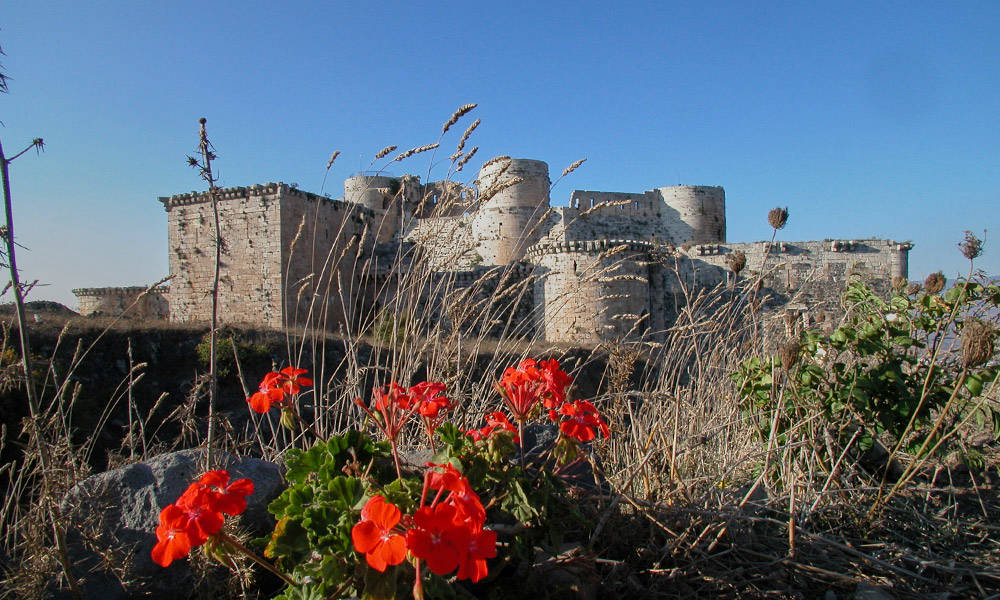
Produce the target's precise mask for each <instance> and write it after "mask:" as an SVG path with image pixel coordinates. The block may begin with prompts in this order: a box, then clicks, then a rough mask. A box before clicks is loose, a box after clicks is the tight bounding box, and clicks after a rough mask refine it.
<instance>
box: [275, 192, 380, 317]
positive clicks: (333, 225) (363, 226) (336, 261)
mask: <svg viewBox="0 0 1000 600" xmlns="http://www.w3.org/2000/svg"><path fill="white" fill-rule="evenodd" d="M372 212H373V211H371V210H370V209H368V208H366V207H364V206H361V205H359V204H353V203H349V202H343V201H341V200H331V199H329V198H324V197H322V196H316V195H315V194H310V193H308V192H303V191H301V190H297V189H290V188H287V187H283V188H281V194H280V219H281V221H280V223H281V224H280V236H278V241H279V246H280V248H281V264H282V265H283V272H282V276H283V282H284V284H283V288H282V289H283V290H284V294H283V296H284V298H285V304H284V324H285V325H286V326H289V325H295V326H300V327H301V326H318V327H320V328H323V329H330V330H336V329H337V328H338V327H339V326H340V325H341V324H342V323H345V322H348V321H350V322H357V320H358V319H359V318H360V315H361V314H362V313H363V312H364V311H365V304H366V301H367V302H369V303H370V298H371V295H372V292H371V290H370V289H368V287H367V286H366V284H367V281H368V278H367V277H364V276H363V273H364V270H365V267H366V265H367V264H368V262H369V261H370V258H371V256H372V251H373V247H374V242H375V240H374V238H375V234H376V231H375V230H374V228H373V227H372V223H373V222H375V221H376V217H374V216H373V214H372Z"/></svg>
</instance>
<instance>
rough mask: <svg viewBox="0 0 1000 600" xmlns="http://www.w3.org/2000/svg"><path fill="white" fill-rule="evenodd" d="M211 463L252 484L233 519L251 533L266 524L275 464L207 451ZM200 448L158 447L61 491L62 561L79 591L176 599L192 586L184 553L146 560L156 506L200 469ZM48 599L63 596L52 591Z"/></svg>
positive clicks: (278, 477) (276, 480)
mask: <svg viewBox="0 0 1000 600" xmlns="http://www.w3.org/2000/svg"><path fill="white" fill-rule="evenodd" d="M212 459H213V462H214V463H215V465H216V466H215V468H221V469H226V470H228V471H229V474H230V476H231V477H232V478H233V479H239V478H242V477H246V478H248V479H250V480H251V481H253V483H254V493H253V494H252V495H251V496H249V497H248V498H247V510H246V512H245V513H244V514H242V515H240V516H239V517H226V521H227V523H229V522H230V521H236V522H238V524H239V527H240V528H241V529H243V530H247V531H249V532H250V533H251V534H252V535H255V536H263V535H266V534H268V533H270V532H271V531H272V530H273V528H274V519H273V518H272V517H271V515H270V513H268V512H267V505H268V504H269V503H270V502H271V501H272V500H273V499H274V498H276V497H277V496H278V494H280V493H281V491H282V490H283V489H284V484H283V480H282V472H281V469H280V468H279V467H278V465H275V464H274V463H270V462H267V461H263V460H260V459H256V458H242V457H237V456H234V455H232V454H229V453H227V452H221V451H215V452H213V453H212ZM204 461H205V451H204V450H203V449H196V450H182V451H179V452H173V453H169V454H161V455H160V456H157V457H154V458H153V459H151V460H149V461H147V462H144V463H136V464H132V465H127V466H124V467H121V468H118V469H114V470H111V471H106V472H104V473H99V474H97V475H94V476H92V477H89V478H87V479H85V480H84V481H81V482H80V483H78V484H77V485H75V486H74V487H73V488H71V489H70V491H69V492H68V493H67V494H66V497H65V498H64V500H63V504H62V511H63V514H64V515H65V516H66V522H67V523H70V524H72V526H71V527H69V528H68V531H67V541H68V544H69V554H70V562H71V563H72V565H73V568H74V570H75V571H76V574H77V576H78V577H79V578H80V584H81V587H82V591H83V595H84V597H86V598H106V599H124V598H139V597H141V598H147V599H156V598H164V599H166V598H171V599H173V598H179V597H184V596H185V595H189V594H191V595H193V594H194V593H195V592H194V590H195V587H196V586H195V582H196V579H197V578H196V577H195V574H194V572H193V570H192V568H191V567H190V565H189V564H188V560H187V559H180V560H177V561H174V563H173V564H172V565H170V566H169V567H167V568H163V567H160V566H159V565H157V564H156V563H154V562H153V560H152V557H151V556H150V551H151V550H152V549H153V545H154V544H155V543H156V534H155V531H156V526H157V525H158V524H159V515H160V511H161V510H162V509H163V507H165V506H167V505H168V504H171V503H172V502H174V501H175V500H177V498H178V497H179V496H180V495H181V494H182V493H183V492H184V490H185V489H187V487H188V485H190V484H191V482H193V481H195V480H196V479H197V478H198V477H199V476H200V475H201V474H202V473H203V472H204V470H205V469H204ZM51 597H53V598H68V597H70V596H69V595H68V593H66V592H64V591H63V592H54V593H53V594H52V595H51Z"/></svg>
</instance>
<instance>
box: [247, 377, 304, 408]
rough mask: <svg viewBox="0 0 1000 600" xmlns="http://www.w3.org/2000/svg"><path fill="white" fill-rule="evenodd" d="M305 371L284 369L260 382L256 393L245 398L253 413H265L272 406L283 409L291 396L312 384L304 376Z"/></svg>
mask: <svg viewBox="0 0 1000 600" xmlns="http://www.w3.org/2000/svg"><path fill="white" fill-rule="evenodd" d="M306 373H308V371H307V370H306V369H296V368H295V367H285V368H284V369H282V370H281V371H279V372H274V371H272V372H270V373H268V374H267V375H265V376H264V379H263V380H262V381H261V382H260V386H259V387H258V389H257V392H256V393H255V394H253V395H252V396H250V397H249V398H247V402H248V403H249V404H250V408H251V409H253V411H254V412H259V413H266V412H267V411H269V410H271V407H272V406H279V407H281V408H285V407H286V405H287V404H288V403H289V402H290V398H291V397H292V396H295V395H297V394H298V393H299V392H301V391H302V388H303V387H308V386H311V385H312V384H313V382H312V379H309V378H308V377H306V376H305V374H306Z"/></svg>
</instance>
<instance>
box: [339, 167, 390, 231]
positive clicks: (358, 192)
mask: <svg viewBox="0 0 1000 600" xmlns="http://www.w3.org/2000/svg"><path fill="white" fill-rule="evenodd" d="M400 185H401V183H400V180H399V179H398V178H396V177H389V176H386V175H355V176H354V177H349V178H348V179H345V180H344V200H345V201H347V202H353V203H355V204H360V205H362V206H365V207H367V208H370V209H371V210H372V211H373V212H374V213H375V221H374V224H375V227H376V230H375V231H376V235H375V241H376V242H385V241H388V240H391V239H392V238H393V236H395V235H396V233H397V232H398V231H399V227H400V222H401V219H402V217H401V215H400V214H399V206H398V205H395V206H394V203H393V201H392V200H393V198H394V197H395V196H396V193H397V192H398V191H399V189H400Z"/></svg>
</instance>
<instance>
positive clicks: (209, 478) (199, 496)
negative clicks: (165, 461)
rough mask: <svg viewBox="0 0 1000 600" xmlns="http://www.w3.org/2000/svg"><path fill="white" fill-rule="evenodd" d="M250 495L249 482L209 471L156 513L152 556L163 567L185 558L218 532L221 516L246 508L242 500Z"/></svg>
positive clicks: (219, 472)
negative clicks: (157, 519)
mask: <svg viewBox="0 0 1000 600" xmlns="http://www.w3.org/2000/svg"><path fill="white" fill-rule="evenodd" d="M252 493H253V482H252V481H250V480H249V479H237V480H235V481H232V482H230V481H229V473H228V472H227V471H222V470H218V471H209V472H208V473H206V474H205V475H203V476H202V477H201V479H199V480H198V481H196V482H194V483H192V484H191V485H190V486H188V488H187V490H185V491H184V493H183V494H181V496H180V498H178V499H177V501H176V502H174V503H173V504H168V505H167V506H166V507H165V508H164V509H163V510H162V511H160V525H159V526H158V527H157V528H156V545H155V546H153V551H152V557H153V561H155V562H156V564H158V565H160V566H162V567H167V566H170V563H172V562H173V561H174V560H176V559H178V558H181V557H183V556H187V553H188V552H190V551H191V548H194V547H197V546H200V545H202V544H204V543H205V542H206V541H208V539H209V538H210V537H212V536H214V535H216V534H218V533H219V531H220V530H221V529H222V523H223V519H224V517H223V514H227V515H231V516H232V515H239V514H242V513H243V511H245V510H246V508H247V501H246V497H247V496H249V495H250V494H252Z"/></svg>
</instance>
